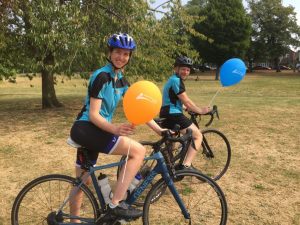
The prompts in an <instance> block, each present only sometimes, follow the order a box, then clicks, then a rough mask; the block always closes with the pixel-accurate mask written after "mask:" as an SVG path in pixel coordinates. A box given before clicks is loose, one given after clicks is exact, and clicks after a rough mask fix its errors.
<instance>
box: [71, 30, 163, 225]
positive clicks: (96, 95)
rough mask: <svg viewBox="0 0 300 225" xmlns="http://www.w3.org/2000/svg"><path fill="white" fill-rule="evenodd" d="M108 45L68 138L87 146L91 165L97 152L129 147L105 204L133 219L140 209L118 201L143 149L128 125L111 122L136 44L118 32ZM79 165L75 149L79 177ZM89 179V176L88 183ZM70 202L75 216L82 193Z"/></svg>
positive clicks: (153, 125) (158, 130)
mask: <svg viewBox="0 0 300 225" xmlns="http://www.w3.org/2000/svg"><path fill="white" fill-rule="evenodd" d="M108 47H109V57H108V61H109V63H108V64H107V65H105V66H104V67H102V68H100V69H98V70H96V71H95V72H94V73H93V74H92V76H91V77H90V80H89V85H88V91H87V96H86V100H85V105H84V106H83V108H82V110H81V112H80V113H79V114H78V117H77V119H76V121H75V122H74V124H73V126H72V128H71V138H72V140H73V141H75V142H76V143H78V144H80V145H82V146H83V147H85V148H87V149H88V151H89V152H88V154H89V158H90V160H92V162H93V163H94V164H96V161H97V158H98V154H99V152H101V153H104V154H111V155H127V153H128V151H129V149H130V151H129V158H128V162H127V168H126V171H124V167H123V169H122V171H121V175H120V176H119V177H120V178H121V179H118V181H117V184H116V187H115V190H114V193H113V197H112V200H111V203H110V204H109V212H110V213H111V214H114V215H116V216H121V217H125V218H137V217H140V216H142V211H141V210H138V209H135V208H132V207H124V208H123V207H122V206H121V205H119V202H120V201H121V200H122V199H123V198H124V196H125V193H126V191H127V189H128V187H129V185H130V183H131V181H132V180H133V178H134V176H135V175H136V174H137V172H138V170H139V168H140V166H141V164H142V162H143V159H144V156H145V152H146V150H145V148H144V147H143V146H142V145H141V144H139V143H138V142H136V141H134V140H132V139H130V138H128V137H127V136H128V135H131V134H132V133H133V131H134V127H133V126H132V125H130V124H127V123H123V124H118V125H117V124H113V123H111V120H112V117H113V114H114V112H115V109H116V107H117V105H118V102H119V100H120V99H121V97H122V96H124V94H125V92H126V90H127V89H128V87H129V83H128V82H127V81H126V79H125V78H124V76H123V75H124V74H123V72H124V67H125V66H126V65H127V64H128V62H129V60H130V58H131V56H132V53H133V51H134V49H135V48H136V44H135V41H134V40H133V38H132V37H131V36H129V35H128V34H125V33H120V34H113V35H112V36H111V37H110V38H109V39H108ZM147 125H148V126H149V127H150V128H152V129H153V130H154V131H155V132H156V133H157V134H159V135H160V134H161V131H163V130H164V129H161V128H160V127H159V126H158V125H157V124H156V123H155V122H154V121H153V120H151V121H150V122H148V123H147ZM80 165H81V153H80V152H77V160H76V176H80V175H81V174H82V172H84V171H82V169H81V167H80ZM123 173H125V177H124V181H123V182H122V177H123ZM90 182H91V179H89V181H88V183H90ZM74 201H75V202H76V204H71V206H70V208H71V214H72V215H78V214H79V210H80V206H81V202H82V193H78V194H76V196H75V197H74ZM74 201H73V202H74ZM74 222H76V221H74Z"/></svg>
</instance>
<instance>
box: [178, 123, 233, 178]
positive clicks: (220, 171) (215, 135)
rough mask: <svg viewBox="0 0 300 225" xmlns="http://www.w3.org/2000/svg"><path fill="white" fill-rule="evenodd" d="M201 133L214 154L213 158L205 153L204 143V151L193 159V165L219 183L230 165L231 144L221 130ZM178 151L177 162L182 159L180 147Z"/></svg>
mask: <svg viewBox="0 0 300 225" xmlns="http://www.w3.org/2000/svg"><path fill="white" fill-rule="evenodd" d="M201 132H202V135H203V139H204V138H205V139H206V141H207V143H208V145H209V147H210V149H211V151H212V153H213V157H212V156H210V155H209V154H208V153H207V152H205V149H204V148H203V144H204V142H202V146H201V148H202V150H199V151H198V153H197V155H196V157H195V158H194V159H193V162H192V165H193V166H194V167H195V168H196V169H198V170H200V171H201V172H202V173H204V174H205V175H207V176H209V177H210V178H212V179H213V180H215V181H217V180H219V179H220V178H221V177H222V176H223V175H224V174H225V173H226V171H227V170H228V167H229V165H230V160H231V147H230V143H229V141H228V139H227V137H226V136H225V135H224V134H223V133H222V132H221V131H219V130H216V129H212V128H209V129H205V130H202V131H201ZM177 151H178V152H177V153H175V157H174V160H175V161H177V160H179V159H180V157H182V156H181V155H180V147H179V148H177ZM201 151H202V152H201ZM201 153H202V154H201Z"/></svg>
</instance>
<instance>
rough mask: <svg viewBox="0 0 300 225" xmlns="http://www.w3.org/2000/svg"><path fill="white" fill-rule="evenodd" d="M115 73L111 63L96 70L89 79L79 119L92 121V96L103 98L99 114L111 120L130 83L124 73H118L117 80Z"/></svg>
mask: <svg viewBox="0 0 300 225" xmlns="http://www.w3.org/2000/svg"><path fill="white" fill-rule="evenodd" d="M114 77H115V73H114V71H113V67H112V65H111V64H110V63H109V64H107V65H106V66H104V67H102V68H101V69H98V70H96V71H95V72H94V73H93V74H92V76H91V77H90V80H89V86H88V91H87V96H86V99H85V104H84V106H83V108H82V110H81V112H80V113H79V114H78V116H77V120H80V121H90V117H89V111H90V98H91V97H93V98H98V99H102V104H101V109H100V111H99V114H100V115H101V116H102V117H104V118H105V119H106V120H107V121H108V122H111V120H112V117H113V114H114V112H115V109H116V108H117V105H118V103H119V101H120V99H121V97H122V96H124V94H125V92H126V91H127V89H128V87H129V83H128V82H127V80H126V79H125V78H124V77H123V75H122V73H121V72H119V73H118V74H117V80H116V81H115V80H114Z"/></svg>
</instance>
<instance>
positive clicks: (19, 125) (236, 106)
mask: <svg viewBox="0 0 300 225" xmlns="http://www.w3.org/2000/svg"><path fill="white" fill-rule="evenodd" d="M57 81H58V82H57V86H56V91H57V96H58V98H59V100H60V101H61V102H62V103H63V104H64V107H63V108H58V109H51V110H42V109H41V81H40V78H38V77H35V78H33V80H32V81H29V80H28V79H27V78H24V77H18V78H17V83H15V84H13V83H8V82H6V81H0V121H1V126H0V177H1V182H0V204H1V207H0V225H8V224H10V210H11V207H12V203H13V201H14V199H15V197H16V195H17V193H18V192H19V191H20V189H21V188H22V187H23V186H24V185H25V184H26V183H28V182H29V181H30V180H32V179H34V178H36V177H38V176H41V175H45V174H49V173H63V174H68V175H73V170H74V159H75V154H74V153H75V151H74V149H72V148H71V147H69V146H68V145H67V144H66V139H67V137H68V135H69V129H70V127H71V125H72V123H73V120H74V118H75V117H76V115H77V113H78V112H79V111H80V109H81V107H82V104H83V99H84V96H85V93H86V83H85V82H86V81H84V80H80V79H72V80H69V79H67V78H64V79H63V78H62V77H58V79H57ZM158 85H159V86H160V87H161V85H162V84H158ZM186 88H187V90H188V94H189V95H190V96H191V98H192V99H193V100H194V101H195V102H196V103H197V104H198V105H206V104H208V103H209V102H210V99H211V98H212V96H213V95H214V94H215V93H216V91H217V90H218V89H219V88H220V84H219V82H217V81H214V80H213V78H212V77H211V76H207V75H203V76H200V80H199V81H194V80H193V79H191V80H189V81H187V82H186ZM214 104H217V105H218V107H219V111H220V117H221V118H220V120H215V121H214V123H213V125H212V127H215V128H217V129H219V130H221V131H222V132H223V133H225V134H226V136H227V137H228V139H229V140H230V143H231V147H232V161H231V165H230V168H229V170H228V172H227V173H226V174H225V176H224V177H223V178H222V179H221V180H220V181H219V182H218V183H219V184H220V186H221V187H222V189H223V191H224V192H225V194H226V198H227V201H228V206H229V219H228V224H229V225H242V224H247V225H252V224H259V225H260V224H262V225H263V224H270V225H299V224H300V191H299V187H300V147H299V146H300V138H299V136H300V135H299V134H300V119H299V117H300V74H299V73H298V74H294V73H280V74H279V75H278V74H276V73H268V74H265V73H259V74H251V75H249V74H247V75H246V77H245V79H244V80H243V81H242V82H241V83H240V84H238V85H235V86H232V87H227V88H222V89H221V92H220V93H219V95H218V96H217V97H216V98H215V101H214ZM123 121H125V119H124V115H123V113H122V109H121V107H119V108H118V110H117V113H116V117H115V122H117V123H118V122H123ZM149 133H150V132H149V129H148V128H146V127H145V126H139V127H137V130H136V134H135V135H134V137H133V138H135V139H137V140H151V139H156V138H157V137H156V135H155V134H154V133H153V134H151V135H149ZM113 160H116V157H113V156H109V157H106V158H105V160H104V157H103V156H101V157H100V159H99V162H98V163H99V164H101V163H108V162H111V161H113ZM109 173H110V174H113V173H114V171H109Z"/></svg>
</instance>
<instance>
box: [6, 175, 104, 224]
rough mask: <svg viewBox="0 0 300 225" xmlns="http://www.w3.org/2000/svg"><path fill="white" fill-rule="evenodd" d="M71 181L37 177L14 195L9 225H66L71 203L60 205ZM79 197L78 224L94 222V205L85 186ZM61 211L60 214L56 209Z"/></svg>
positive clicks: (51, 176) (68, 220)
mask: <svg viewBox="0 0 300 225" xmlns="http://www.w3.org/2000/svg"><path fill="white" fill-rule="evenodd" d="M75 184H76V182H75V178H72V177H69V176H65V175H59V174H52V175H46V176H42V177H39V178H37V179H35V180H33V181H31V182H30V183H28V184H27V185H26V186H25V187H24V188H23V189H22V190H21V192H20V193H19V194H18V196H17V197H16V199H15V202H14V204H13V208H12V212H11V223H12V225H22V224H26V225H27V224H30V225H34V224H36V225H48V224H58V222H65V223H70V205H71V204H72V203H71V201H69V202H67V203H66V204H65V205H63V202H64V201H65V200H66V199H68V197H69V194H70V191H71V190H72V189H73V188H74V186H75ZM80 190H81V191H82V193H83V199H82V205H81V208H80V218H85V219H83V220H82V221H85V222H95V221H96V218H97V217H98V216H99V214H98V213H99V206H98V203H97V201H96V199H95V197H94V195H93V194H92V192H91V191H90V189H89V188H88V187H87V186H86V185H82V186H81V187H80ZM60 207H63V208H62V209H61V211H60V212H58V210H59V208H60Z"/></svg>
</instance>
